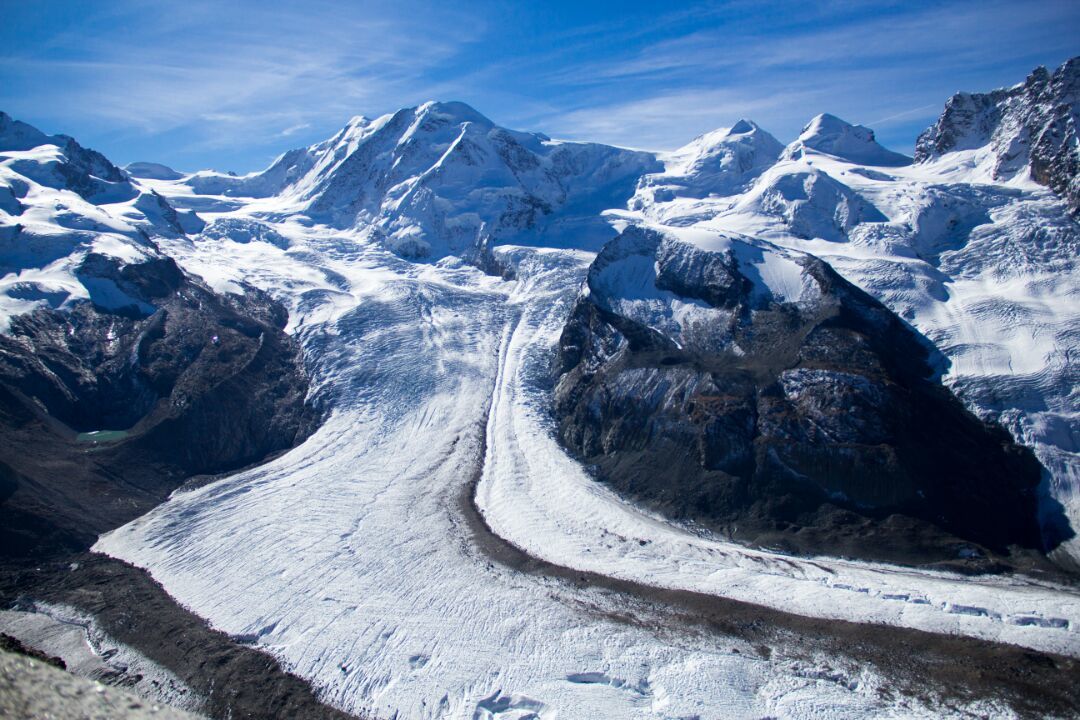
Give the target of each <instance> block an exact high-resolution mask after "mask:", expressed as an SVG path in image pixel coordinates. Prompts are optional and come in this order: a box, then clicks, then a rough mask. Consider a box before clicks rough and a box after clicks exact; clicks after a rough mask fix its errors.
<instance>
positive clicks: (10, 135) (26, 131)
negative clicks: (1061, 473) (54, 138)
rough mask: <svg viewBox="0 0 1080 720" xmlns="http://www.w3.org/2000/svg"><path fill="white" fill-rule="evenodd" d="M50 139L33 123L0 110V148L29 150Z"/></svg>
mask: <svg viewBox="0 0 1080 720" xmlns="http://www.w3.org/2000/svg"><path fill="white" fill-rule="evenodd" d="M50 140H51V139H50V138H49V136H48V135H46V134H45V133H43V132H41V131H40V130H38V129H37V128H36V127H34V126H33V125H29V124H27V123H24V122H23V121H21V120H16V119H15V118H13V117H11V116H10V115H8V114H7V113H6V112H3V111H0V150H30V149H32V148H35V147H37V146H39V145H45V144H46V143H48V142H50Z"/></svg>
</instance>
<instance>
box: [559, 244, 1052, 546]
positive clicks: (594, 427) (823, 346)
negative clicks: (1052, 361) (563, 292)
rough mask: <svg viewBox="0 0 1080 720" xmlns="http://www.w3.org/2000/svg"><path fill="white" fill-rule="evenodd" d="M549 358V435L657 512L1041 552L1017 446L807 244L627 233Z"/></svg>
mask: <svg viewBox="0 0 1080 720" xmlns="http://www.w3.org/2000/svg"><path fill="white" fill-rule="evenodd" d="M559 362H560V370H561V373H562V374H561V378H560V380H559V383H558V386H557V390H556V413H557V416H558V420H559V432H560V436H561V438H562V440H563V442H564V443H565V444H566V445H567V446H568V447H569V448H570V449H571V450H572V451H573V452H575V453H576V454H577V455H579V456H580V457H581V458H582V459H583V460H584V461H585V462H587V463H589V464H591V465H592V466H593V467H594V469H595V472H596V474H597V476H598V477H599V478H600V479H601V480H602V481H604V482H606V483H608V484H610V485H611V486H613V487H614V488H616V489H617V490H620V491H622V492H625V493H626V494H628V495H630V496H631V497H634V498H635V499H638V500H640V501H643V502H645V503H647V504H649V505H651V506H653V507H655V508H657V509H659V510H661V511H662V512H665V513H666V514H669V515H671V516H673V517H676V518H680V519H689V520H694V521H697V522H699V523H702V524H704V525H706V526H710V527H712V528H714V529H717V530H720V531H723V532H727V533H730V534H731V535H733V536H735V537H736V538H739V539H742V540H746V541H750V542H755V543H761V544H766V545H779V546H781V547H784V548H787V549H790V550H796V551H803V552H821V553H828V554H843V555H853V556H861V557H869V558H883V559H890V560H899V561H911V562H931V561H942V560H946V559H955V558H957V556H958V553H960V552H961V551H963V553H964V554H965V555H967V556H978V555H981V554H983V553H984V552H985V551H991V552H1006V550H1007V548H1008V547H1009V546H1010V545H1019V546H1022V547H1028V548H1042V547H1043V539H1042V538H1041V537H1040V531H1039V526H1038V523H1037V521H1036V493H1035V489H1036V486H1037V484H1038V482H1039V472H1040V470H1039V465H1038V463H1037V462H1036V461H1035V460H1034V458H1033V457H1032V455H1031V453H1030V452H1029V451H1027V450H1026V449H1023V448H1021V447H1019V446H1017V445H1015V444H1014V443H1013V442H1011V440H1010V438H1009V437H1008V435H1007V434H1006V433H1005V432H1004V431H1002V430H1001V429H999V428H996V427H992V426H989V425H986V424H984V423H983V422H981V421H979V420H978V419H977V418H975V417H974V416H973V415H971V414H970V413H969V412H967V411H966V410H964V408H963V407H962V405H961V404H960V403H959V401H958V400H956V398H954V397H953V396H952V395H951V394H950V393H949V392H948V391H947V390H946V389H944V388H943V387H941V386H940V385H938V384H936V383H935V382H933V381H931V380H930V379H929V377H930V375H931V365H930V357H929V351H928V350H927V348H926V345H925V344H924V343H923V342H922V341H921V339H920V338H919V337H918V336H917V335H916V334H915V333H914V332H913V331H912V330H911V329H910V328H909V327H908V326H906V325H905V324H904V323H903V322H902V321H901V320H900V319H899V318H897V317H896V316H895V315H893V314H892V313H891V312H890V311H889V310H887V309H886V308H885V307H884V306H882V305H881V304H879V303H878V302H876V301H875V300H873V299H872V298H870V297H869V296H868V295H866V294H865V293H863V292H862V291H860V290H858V289H857V288H855V287H854V286H852V285H851V284H849V283H847V282H846V281H844V280H843V279H841V278H840V277H839V276H838V275H837V274H836V273H835V272H834V271H833V270H832V269H831V268H830V267H829V266H828V265H827V264H825V263H823V262H821V261H820V260H818V259H816V258H813V257H811V256H808V255H802V254H800V253H795V252H791V251H785V250H781V249H779V248H776V247H773V246H770V245H768V244H766V243H758V242H754V241H750V240H748V239H745V238H741V239H740V238H736V237H724V236H713V237H708V238H706V237H703V236H702V235H701V234H700V233H695V234H692V235H690V236H689V237H688V238H684V239H680V238H679V237H677V236H675V235H673V234H671V233H670V232H668V233H661V232H657V231H653V230H648V229H646V230H643V229H639V228H631V229H629V230H627V231H625V232H624V233H623V235H622V236H621V237H620V238H618V239H617V240H615V241H613V242H612V243H610V244H609V245H608V246H607V247H605V249H604V250H603V252H601V253H600V255H599V256H598V257H597V258H596V261H595V262H594V264H593V266H592V267H591V269H590V271H589V276H588V281H587V290H586V292H584V293H583V294H582V296H581V298H580V299H579V301H578V303H577V306H576V308H575V309H574V311H573V313H572V315H571V318H570V320H569V322H568V324H567V326H566V327H565V329H564V332H563V335H562V338H561V341H560V348H559ZM965 544H974V545H978V546H981V548H982V550H974V551H972V550H963V548H964V546H965Z"/></svg>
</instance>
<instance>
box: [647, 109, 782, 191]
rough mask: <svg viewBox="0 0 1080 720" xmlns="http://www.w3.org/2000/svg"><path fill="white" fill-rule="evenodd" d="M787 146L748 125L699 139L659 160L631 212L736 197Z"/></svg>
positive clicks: (721, 130) (733, 127) (747, 122)
mask: <svg viewBox="0 0 1080 720" xmlns="http://www.w3.org/2000/svg"><path fill="white" fill-rule="evenodd" d="M783 149H784V146H783V145H781V144H780V142H779V141H778V140H777V139H776V138H774V137H773V136H772V135H770V134H769V133H767V132H765V131H764V130H762V129H761V128H760V127H758V126H757V125H756V124H754V123H753V122H751V121H749V120H739V122H737V123H735V124H734V125H732V126H731V127H730V128H721V129H720V130H714V131H713V132H709V133H705V134H704V135H702V136H700V137H698V138H695V139H694V140H693V141H692V142H690V143H689V144H687V145H686V146H684V147H682V148H680V149H678V150H676V151H674V152H672V153H669V154H668V155H663V156H661V159H662V161H663V162H664V170H663V172H659V173H650V174H648V175H645V176H644V177H642V178H641V180H640V181H639V182H638V188H637V192H636V193H635V194H634V197H633V199H632V200H631V201H630V207H631V208H633V209H637V210H659V209H661V208H666V207H667V206H668V204H669V203H671V202H672V201H675V200H677V199H682V198H687V199H688V200H684V201H683V202H682V203H681V204H680V206H682V205H686V204H689V205H690V207H692V206H693V202H692V201H693V200H694V199H700V198H703V197H712V196H718V195H720V196H724V195H735V194H737V193H739V192H741V191H743V190H745V189H746V186H747V184H749V183H750V182H751V181H753V180H754V179H755V178H757V176H758V175H760V174H761V173H762V172H763V171H764V170H766V169H767V168H768V167H770V166H771V165H772V164H773V163H775V162H776V159H777V157H779V156H780V153H781V152H782V151H783Z"/></svg>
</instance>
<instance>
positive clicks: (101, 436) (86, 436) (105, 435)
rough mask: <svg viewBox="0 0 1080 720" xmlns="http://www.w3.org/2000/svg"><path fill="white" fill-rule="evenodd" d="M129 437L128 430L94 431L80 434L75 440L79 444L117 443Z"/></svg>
mask: <svg viewBox="0 0 1080 720" xmlns="http://www.w3.org/2000/svg"><path fill="white" fill-rule="evenodd" d="M127 436H128V431H127V430H93V431H91V432H84V433H79V434H78V436H77V437H76V438H75V439H76V440H78V441H79V442H95V443H98V442H116V441H117V440H123V439H124V438H126V437H127Z"/></svg>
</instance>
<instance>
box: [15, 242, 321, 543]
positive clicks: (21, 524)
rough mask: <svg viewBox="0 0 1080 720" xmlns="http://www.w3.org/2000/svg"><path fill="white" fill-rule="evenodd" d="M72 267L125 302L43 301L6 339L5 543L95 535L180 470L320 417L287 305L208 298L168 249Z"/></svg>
mask: <svg viewBox="0 0 1080 720" xmlns="http://www.w3.org/2000/svg"><path fill="white" fill-rule="evenodd" d="M78 273H79V277H80V278H82V279H83V281H84V282H86V283H89V284H91V285H93V284H95V283H110V284H111V285H112V286H115V287H116V288H118V289H119V291H121V292H122V293H123V295H124V297H126V298H127V299H128V302H129V304H127V305H124V306H121V307H112V308H105V307H101V306H97V305H95V304H94V303H92V302H84V303H78V304H76V305H74V306H73V307H71V308H70V309H69V310H63V311H62V310H52V309H46V308H41V309H38V310H36V311H34V312H32V313H29V314H25V315H20V316H17V317H15V318H13V319H12V322H11V328H10V333H9V334H8V335H2V336H0V395H2V396H3V402H2V403H0V471H2V473H3V478H2V482H3V485H4V490H5V492H4V496H5V500H4V502H3V505H2V507H0V517H2V518H3V521H2V523H0V524H2V525H3V526H4V528H5V536H6V537H5V540H4V543H3V546H4V551H5V553H7V554H12V555H20V554H36V553H43V552H48V551H49V550H50V549H52V548H54V546H55V545H56V544H59V545H60V546H66V547H78V546H81V545H85V544H87V543H89V542H92V540H93V537H94V536H95V535H96V534H97V533H99V532H102V531H104V530H105V529H108V528H111V527H114V526H115V525H117V524H119V523H121V522H124V521H126V520H128V519H130V518H132V517H135V516H136V515H138V514H140V513H141V512H143V511H145V510H146V509H148V508H149V507H151V506H152V505H153V504H155V503H156V502H159V501H160V500H161V499H163V498H164V497H165V496H166V495H167V494H168V493H169V492H171V491H172V490H173V489H174V488H175V487H176V486H177V485H178V484H179V483H180V482H182V481H183V479H184V478H185V477H187V476H190V475H194V474H200V473H217V472H223V471H226V470H231V469H235V468H238V467H242V466H244V465H248V464H251V463H253V462H256V461H258V460H260V459H262V458H264V457H265V456H267V455H268V454H270V453H273V452H276V451H280V450H284V449H287V448H290V447H292V446H293V445H294V444H296V443H297V442H298V441H299V440H301V439H303V437H305V436H306V434H307V433H308V432H310V430H311V429H312V427H313V424H314V421H315V415H314V412H313V411H312V409H311V408H310V407H309V406H308V405H307V404H306V401H305V398H306V394H307V378H306V376H305V374H304V371H303V361H302V357H301V353H300V350H299V348H298V346H297V345H296V343H295V342H294V341H293V340H292V339H291V338H289V337H288V336H286V335H285V334H284V333H283V332H282V329H281V328H282V327H283V326H284V323H285V319H286V316H285V312H284V309H283V308H281V307H280V306H279V305H277V304H276V303H274V302H272V301H271V300H269V298H267V297H266V296H264V295H263V294H261V293H259V292H258V291H257V290H255V289H253V288H250V289H248V291H247V293H246V294H245V295H243V296H239V295H236V296H233V295H229V296H223V295H217V294H215V293H213V292H211V291H210V290H208V289H207V288H206V287H204V286H202V285H201V284H200V283H198V282H196V281H194V280H192V279H191V278H189V277H187V276H185V275H184V274H183V273H182V272H181V271H180V270H179V268H178V267H177V266H176V264H175V263H174V262H173V261H172V259H170V258H168V257H164V256H157V257H154V258H153V259H151V260H148V261H146V262H142V263H137V264H123V263H120V262H118V261H117V260H115V259H113V258H109V257H106V256H102V255H96V254H93V253H91V254H89V255H87V257H86V258H85V260H84V261H83V262H82V264H81V265H80V266H79V271H78ZM95 431H122V432H119V433H111V434H108V435H98V436H94V435H89V433H93V432H95ZM95 437H100V438H103V439H101V440H96V439H94V438H95Z"/></svg>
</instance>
